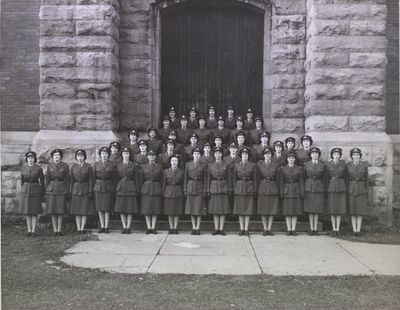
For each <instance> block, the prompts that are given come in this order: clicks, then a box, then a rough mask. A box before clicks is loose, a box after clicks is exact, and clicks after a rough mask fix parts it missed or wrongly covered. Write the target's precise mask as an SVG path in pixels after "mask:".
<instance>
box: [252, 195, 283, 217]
mask: <svg viewBox="0 0 400 310" xmlns="http://www.w3.org/2000/svg"><path fill="white" fill-rule="evenodd" d="M257 213H258V214H260V215H278V214H279V198H278V195H259V196H258V199H257Z"/></svg>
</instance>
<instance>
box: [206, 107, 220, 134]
mask: <svg viewBox="0 0 400 310" xmlns="http://www.w3.org/2000/svg"><path fill="white" fill-rule="evenodd" d="M206 121H207V128H208V129H214V128H217V127H218V124H217V118H216V117H215V108H214V107H213V106H209V107H208V111H207V120H206Z"/></svg>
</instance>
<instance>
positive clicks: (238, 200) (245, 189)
mask: <svg viewBox="0 0 400 310" xmlns="http://www.w3.org/2000/svg"><path fill="white" fill-rule="evenodd" d="M239 156H240V158H241V161H240V163H237V164H235V166H234V168H233V180H232V185H233V186H234V195H235V198H234V203H233V214H236V215H238V216H239V226H240V231H239V236H243V235H246V236H249V235H250V233H249V222H250V216H251V215H252V214H253V212H254V204H255V201H254V200H255V198H256V195H257V167H256V165H255V164H254V163H251V162H250V161H249V156H250V150H249V149H248V148H246V147H245V148H243V149H242V150H241V151H240V152H239Z"/></svg>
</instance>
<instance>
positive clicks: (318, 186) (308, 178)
mask: <svg viewBox="0 0 400 310" xmlns="http://www.w3.org/2000/svg"><path fill="white" fill-rule="evenodd" d="M304 175H305V191H306V192H312V193H322V192H325V189H326V187H327V174H326V166H325V164H324V163H323V162H322V161H321V160H318V162H317V163H316V164H314V163H313V162H312V161H308V162H306V163H304Z"/></svg>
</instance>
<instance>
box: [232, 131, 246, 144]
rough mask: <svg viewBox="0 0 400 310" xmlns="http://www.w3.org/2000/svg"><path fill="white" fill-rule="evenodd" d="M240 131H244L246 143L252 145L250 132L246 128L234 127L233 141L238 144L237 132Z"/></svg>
mask: <svg viewBox="0 0 400 310" xmlns="http://www.w3.org/2000/svg"><path fill="white" fill-rule="evenodd" d="M239 131H242V132H244V144H246V145H250V134H249V132H248V131H247V130H245V129H244V128H242V129H234V130H232V131H231V142H235V143H236V144H237V139H236V134H237V133H238V132H239Z"/></svg>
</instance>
